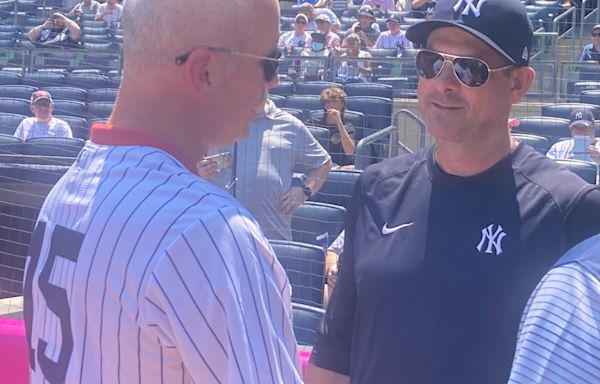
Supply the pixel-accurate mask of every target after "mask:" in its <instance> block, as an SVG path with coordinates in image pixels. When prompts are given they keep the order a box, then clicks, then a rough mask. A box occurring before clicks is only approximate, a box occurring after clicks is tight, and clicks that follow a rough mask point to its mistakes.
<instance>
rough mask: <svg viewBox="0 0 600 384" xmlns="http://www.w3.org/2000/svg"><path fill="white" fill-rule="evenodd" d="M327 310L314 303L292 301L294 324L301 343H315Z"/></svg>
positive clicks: (298, 340) (295, 332)
mask: <svg viewBox="0 0 600 384" xmlns="http://www.w3.org/2000/svg"><path fill="white" fill-rule="evenodd" d="M323 316H325V310H324V309H322V308H317V307H314V306H312V305H305V304H299V303H292V318H293V321H292V324H293V325H294V335H295V336H296V342H297V343H298V344H299V345H311V346H312V345H313V344H314V342H315V335H316V332H317V329H318V328H319V325H320V324H321V319H322V318H323Z"/></svg>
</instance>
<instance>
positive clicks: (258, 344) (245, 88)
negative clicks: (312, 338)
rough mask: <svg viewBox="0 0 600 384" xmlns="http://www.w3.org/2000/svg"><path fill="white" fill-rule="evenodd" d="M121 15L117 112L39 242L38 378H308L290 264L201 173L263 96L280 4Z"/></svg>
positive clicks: (140, 4) (34, 247) (54, 195)
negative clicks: (209, 155)
mask: <svg viewBox="0 0 600 384" xmlns="http://www.w3.org/2000/svg"><path fill="white" fill-rule="evenodd" d="M123 17H124V19H125V23H124V26H125V27H124V57H125V64H124V77H123V80H122V83H121V89H120V92H119V97H118V99H117V102H116V105H115V108H114V111H113V114H112V116H111V117H110V119H109V123H108V124H106V125H96V126H94V127H93V128H92V134H91V140H90V142H89V143H88V144H87V145H86V146H85V148H84V149H83V150H82V152H81V153H80V156H79V157H78V159H77V161H76V162H75V164H74V165H73V167H71V168H70V169H69V171H68V172H67V173H66V174H65V176H64V177H63V178H62V179H61V180H60V181H59V182H58V183H57V184H56V185H55V187H54V188H53V190H52V191H51V192H50V194H49V195H48V197H47V199H46V202H45V203H44V206H43V207H42V210H41V212H40V216H39V218H38V222H37V224H36V228H35V230H34V233H33V236H32V242H31V247H30V251H29V257H28V262H27V268H26V277H25V282H24V291H25V293H24V296H25V303H24V312H25V324H26V330H27V336H28V342H29V347H30V366H31V378H32V382H33V383H45V382H49V383H63V382H66V383H137V382H140V383H180V382H182V383H296V382H301V376H300V370H299V359H298V356H297V350H296V343H295V339H294V334H293V330H292V327H291V323H290V313H291V308H290V288H289V283H288V280H287V277H286V274H285V271H284V270H283V268H282V267H281V265H280V264H279V263H278V262H277V260H276V259H275V257H274V255H273V252H272V250H271V248H270V246H269V244H268V242H267V241H266V240H265V238H264V236H263V234H262V231H261V230H260V228H259V227H258V224H257V223H256V221H255V220H254V218H253V217H252V216H251V215H250V214H249V213H248V211H247V210H246V209H245V208H243V207H242V206H241V205H240V204H239V203H238V202H236V201H235V200H234V199H233V198H232V197H231V196H229V195H228V194H227V193H225V192H223V191H222V190H221V189H219V188H217V187H215V186H213V185H211V184H209V183H208V182H206V181H204V180H202V179H200V178H199V177H198V176H197V175H196V174H195V168H196V167H195V165H196V162H198V161H199V160H201V158H202V157H203V155H204V154H205V153H206V152H208V151H209V150H210V149H211V148H215V147H223V146H226V145H228V144H230V143H231V142H233V141H235V140H239V139H241V138H243V137H244V136H245V135H246V134H247V132H245V128H244V127H246V126H247V124H248V121H249V120H250V118H251V117H252V116H253V111H254V110H255V109H256V107H257V106H258V105H261V104H262V103H264V100H265V98H266V91H267V88H268V87H269V86H270V85H269V84H271V80H272V78H273V77H274V76H275V75H276V73H275V71H276V69H277V64H278V60H277V52H278V51H277V49H276V44H277V37H278V36H279V27H278V25H279V23H278V17H279V9H278V5H277V2H276V1H274V0H228V1H211V0H170V1H169V7H168V9H167V12H165V7H164V1H162V0H128V1H127V3H126V5H125V7H124V16H123ZM148 20H152V23H148ZM231 26H234V27H233V28H232V27H231ZM238 27H239V28H244V32H247V33H241V31H237V30H236V28H238ZM199 29H201V30H199ZM157 31H160V32H157ZM256 37H259V38H256ZM275 84H276V83H275ZM225 100H227V102H225Z"/></svg>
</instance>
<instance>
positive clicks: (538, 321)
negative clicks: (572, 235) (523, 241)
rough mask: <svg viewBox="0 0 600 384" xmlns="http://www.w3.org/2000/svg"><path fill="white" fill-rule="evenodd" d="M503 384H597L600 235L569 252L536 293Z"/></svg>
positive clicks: (599, 370)
mask: <svg viewBox="0 0 600 384" xmlns="http://www.w3.org/2000/svg"><path fill="white" fill-rule="evenodd" d="M508 383H509V384H518V383H600V235H596V236H593V237H591V238H589V239H587V240H585V241H583V242H581V243H580V244H578V245H576V246H575V247H573V248H571V249H570V250H569V251H568V252H567V253H566V254H565V255H564V256H562V257H561V258H560V259H559V260H558V261H557V262H556V263H555V264H554V265H553V267H552V269H550V271H549V272H548V273H546V275H545V276H544V277H543V278H542V279H541V281H540V283H539V284H538V286H537V287H536V288H535V291H534V292H533V294H532V295H531V297H530V298H529V301H528V303H527V307H526V309H525V313H524V314H523V317H522V321H521V325H520V327H519V338H518V340H517V348H516V353H515V358H514V361H513V367H512V372H511V375H510V380H509V381H508Z"/></svg>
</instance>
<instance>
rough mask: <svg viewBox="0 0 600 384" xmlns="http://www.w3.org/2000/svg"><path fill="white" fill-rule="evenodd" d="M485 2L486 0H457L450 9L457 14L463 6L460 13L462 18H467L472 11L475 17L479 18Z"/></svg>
mask: <svg viewBox="0 0 600 384" xmlns="http://www.w3.org/2000/svg"><path fill="white" fill-rule="evenodd" d="M486 1H487V0H479V1H477V0H458V1H457V2H456V4H454V7H453V8H452V9H454V12H458V10H459V9H460V8H461V7H462V6H463V5H464V8H463V11H462V15H463V16H467V15H468V14H469V12H471V11H472V12H473V15H474V16H475V17H479V16H480V15H481V6H482V5H483V4H484V3H485V2H486ZM474 3H475V4H474Z"/></svg>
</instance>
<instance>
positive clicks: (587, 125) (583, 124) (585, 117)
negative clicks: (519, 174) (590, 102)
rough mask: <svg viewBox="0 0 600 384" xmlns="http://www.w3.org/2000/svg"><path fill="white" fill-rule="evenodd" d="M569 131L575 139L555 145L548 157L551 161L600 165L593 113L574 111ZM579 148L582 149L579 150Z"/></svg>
mask: <svg viewBox="0 0 600 384" xmlns="http://www.w3.org/2000/svg"><path fill="white" fill-rule="evenodd" d="M569 129H570V130H571V135H572V136H573V138H571V139H568V140H561V141H559V142H557V143H555V144H554V145H553V146H552V147H551V148H550V150H549V151H548V153H547V154H546V156H548V157H549V158H551V159H575V160H583V161H589V162H594V163H596V165H600V141H599V140H597V139H596V124H595V122H594V115H593V114H592V112H591V111H589V110H587V109H576V110H574V111H573V112H572V113H571V124H570V125H569ZM578 143H581V144H578ZM579 146H581V148H578V147H579ZM579 151H581V152H579Z"/></svg>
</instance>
